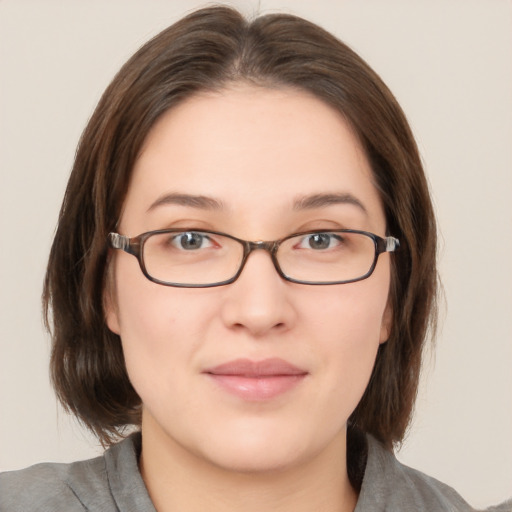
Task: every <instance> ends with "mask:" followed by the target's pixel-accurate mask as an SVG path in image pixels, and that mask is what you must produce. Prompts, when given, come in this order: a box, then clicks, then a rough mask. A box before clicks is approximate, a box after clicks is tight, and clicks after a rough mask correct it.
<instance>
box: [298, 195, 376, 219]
mask: <svg viewBox="0 0 512 512" xmlns="http://www.w3.org/2000/svg"><path fill="white" fill-rule="evenodd" d="M333 204H351V205H353V206H357V207H358V208H359V209H360V210H361V211H363V213H365V214H368V211H367V209H366V208H365V206H364V204H363V203H362V202H361V201H360V200H359V199H357V197H355V196H353V195H352V194H349V193H341V194H312V195H309V196H302V197H299V198H298V199H296V200H295V201H294V203H293V209H294V210H313V209H314V208H322V207H324V206H330V205H333Z"/></svg>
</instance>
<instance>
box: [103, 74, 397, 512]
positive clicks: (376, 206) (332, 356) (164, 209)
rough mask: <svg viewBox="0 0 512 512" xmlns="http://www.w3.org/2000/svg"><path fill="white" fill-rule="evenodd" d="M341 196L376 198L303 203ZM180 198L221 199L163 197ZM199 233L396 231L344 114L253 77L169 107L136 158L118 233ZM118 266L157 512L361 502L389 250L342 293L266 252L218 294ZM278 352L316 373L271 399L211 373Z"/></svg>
mask: <svg viewBox="0 0 512 512" xmlns="http://www.w3.org/2000/svg"><path fill="white" fill-rule="evenodd" d="M333 192H334V193H339V194H351V195H352V196H353V197H355V198H356V199H357V200H358V201H360V203H361V204H362V205H363V208H361V207H359V206H357V205H355V204H351V203H346V202H342V203H339V204H323V205H317V206H316V207H310V208H294V207H293V204H294V202H296V201H297V200H300V199H301V198H304V197H305V196H308V195H310V194H327V193H331V194H332V193H333ZM170 193H173V194H176V193H179V194H193V195H200V196H208V197H211V198H214V199H215V200H216V201H217V202H219V203H222V206H221V207H218V208H211V207H196V206H193V205H192V206H191V205H183V204H175V203H173V202H169V201H168V202H165V201H163V202H162V201H160V204H157V205H156V206H153V207H152V208H151V205H154V204H155V202H156V203H158V201H159V199H161V198H162V195H165V194H170ZM185 226H186V227H193V228H196V229H212V230H219V231H223V232H226V233H229V234H232V235H234V236H237V237H239V238H243V239H246V240H254V241H256V240H275V239H278V238H281V237H283V236H286V235H288V234H290V233H294V232H298V231H304V230H308V229H324V228H325V229H336V228H338V229H339V228H354V229H363V230H367V231H371V232H373V233H376V234H378V235H380V236H384V235H385V232H386V222H385V217H384V212H383V208H382V204H381V202H380V199H379V195H378V193H377V190H376V188H375V186H374V185H373V183H372V175H371V170H370V167H369V164H368V161H367V159H366V157H365V155H364V153H363V151H362V149H361V147H360V145H359V143H358V141H357V139H356V137H355V136H354V135H353V133H352V132H351V130H350V128H349V127H348V125H347V123H346V122H345V121H344V120H343V118H342V116H341V115H340V114H339V113H337V112H336V111H335V110H333V109H332V108H331V107H329V106H327V105H326V104H324V103H323V102H322V101H320V100H319V99H317V98H315V97H313V96H311V95H309V94H308V93H306V92H301V91H297V90H292V89H277V90H276V89H266V88H257V87H255V86H250V85H243V84H236V85H233V86H231V87H229V88H228V89H225V90H222V91H220V92H218V93H202V94H199V95H196V96H194V97H192V98H190V99H188V100H187V101H185V102H184V103H181V104H180V105H178V106H177V107H175V108H174V109H173V110H171V111H169V112H167V113H166V114H165V115H164V116H163V117H162V118H161V119H160V120H159V121H158V122H157V124H156V125H155V126H154V127H153V129H152V131H151V132H150V134H149V136H148V138H147V140H146V142H145V144H144V147H143V149H142V151H141V154H140V156H139V158H138V160H137V163H136V165H135V168H134V170H133V176H132V181H131V183H130V187H129V190H128V194H127V197H126V201H125V205H124V210H123V214H122V218H121V221H120V225H119V232H120V233H122V234H125V235H128V236H130V237H133V236H136V235H138V234H140V233H143V232H145V231H149V230H155V229H162V228H168V227H185ZM113 266H114V268H113V276H114V277H113V289H112V290H110V293H109V294H108V295H109V298H107V300H106V303H107V305H106V318H107V323H108V325H109V328H110V329H111V330H112V331H114V332H115V333H117V334H119V335H120V336H121V340H122V344H123V350H124V354H125V358H126V364H127V369H128V373H129V376H130V379H131V382H132V383H133V386H134V387H135V389H136V390H137V392H138V393H139V395H140V397H141V399H142V402H143V421H142V436H143V447H142V455H141V460H140V464H141V472H142V475H143V478H144V480H145V482H146V485H147V487H148V490H149V493H150V495H151V498H152V499H153V501H154V503H155V506H156V508H157V510H159V511H160V512H163V511H166V510H183V511H192V510H193V511H196V510H197V511H199V510H209V511H220V510H241V509H243V510H245V511H247V510H249V511H252V510H258V511H261V510H279V511H280V510H293V511H294V512H297V511H302V510H308V511H310V510H324V511H330V510H333V511H334V510H336V511H340V510H353V508H354V506H355V503H356V499H357V496H356V493H355V491H354V490H353V489H352V487H351V486H350V484H349V481H348V478H347V473H346V464H345V453H346V423H347V419H348V418H349V416H350V414H351V413H352V411H353V410H354V409H355V407H356V405H357V403H358V402H359V400H360V398H361V397H362V395H363V392H364V390H365V388H366V386H367V383H368V380H369V377H370V374H371V371H372V368H373V365H374V362H375V357H376V353H377V349H378V347H379V344H380V343H383V342H385V341H386V340H387V338H388V335H389V330H390V327H391V326H390V318H391V315H390V308H389V307H388V302H387V301H388V292H389V281H390V268H389V255H388V254H383V255H381V256H380V257H379V261H378V264H377V267H376V269H375V271H374V273H373V274H372V276H371V277H370V278H368V279H366V280H363V281H360V282H356V283H351V284H345V285H334V286H306V285H300V284H294V283H289V282H286V281H284V280H283V279H282V278H280V277H279V275H278V274H277V272H276V271H275V269H274V267H273V265H272V262H271V260H270V257H269V255H268V254H267V253H265V252H264V251H256V252H254V253H252V255H251V256H250V257H249V259H248V261H247V264H246V267H245V268H244V270H243V272H242V274H241V276H240V277H239V279H238V280H237V281H236V282H234V283H233V284H230V285H227V286H221V287H218V288H203V289H180V288H173V287H166V286H161V285H158V284H155V283H152V282H150V281H149V280H147V279H146V278H145V277H144V275H143V274H142V272H141V270H140V268H139V265H138V262H137V260H136V259H135V258H134V257H133V256H131V255H129V254H126V253H124V252H122V251H116V252H115V255H114V258H113ZM272 357H279V358H282V359H284V360H286V361H288V362H290V363H291V364H293V365H295V366H297V367H299V368H301V369H304V370H305V372H306V373H307V375H306V377H305V378H303V379H302V380H301V381H300V383H299V384H298V385H297V386H295V387H294V388H293V389H291V390H290V391H288V392H286V393H284V394H281V395H279V396H277V397H274V398H272V399H270V400H264V401H259V402H254V401H247V400H243V399H241V398H239V397H236V396H233V395H232V394H230V393H227V392H225V391H224V390H222V389H220V388H219V387H218V386H217V385H215V383H213V382H212V380H211V379H209V378H208V377H207V376H206V375H205V374H204V373H202V372H203V371H204V369H205V368H209V367H212V366H215V365H219V364H222V363H225V362H227V361H231V360H233V359H237V358H248V359H251V360H254V361H259V360H262V359H266V358H272ZM198 489H201V492H198Z"/></svg>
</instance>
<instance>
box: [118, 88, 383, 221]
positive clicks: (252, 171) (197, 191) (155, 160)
mask: <svg viewBox="0 0 512 512" xmlns="http://www.w3.org/2000/svg"><path fill="white" fill-rule="evenodd" d="M327 193H331V194H334V193H339V194H345V195H346V194H352V195H353V196H354V197H356V198H357V199H359V200H360V201H361V202H363V203H364V205H365V208H367V209H368V211H369V213H370V214H372V215H378V214H381V213H382V212H381V207H380V200H379V197H378V194H377V191H376V189H375V187H374V186H373V183H372V173H371V169H370V166H369V164H368V161H367V159H366V156H365V154H364V152H363V150H362V148H361V145H360V144H359V142H358V139H357V137H356V136H355V135H354V133H353V132H352V130H351V128H350V126H349V125H348V123H347V122H346V121H345V120H344V118H343V116H342V115H341V114H340V113H338V112H337V111H335V110H334V109H333V108H332V107H330V106H329V105H327V104H326V103H324V102H323V101H321V100H319V99H317V98H316V97H314V96H313V95H311V94H309V93H307V92H304V91H299V90H295V89H290V88H284V89H268V88H261V87H256V86H249V85H236V86H232V87H230V88H227V89H224V90H222V91H219V92H209V93H201V94H198V95H195V96H193V97H191V98H189V99H188V100H186V101H184V102H182V103H181V104H179V105H178V106H176V107H175V108H173V109H172V110H170V111H168V112H167V113H165V114H164V115H163V116H162V117H161V119H160V120H159V121H158V122H157V123H156V124H155V126H154V127H153V129H152V130H151V131H150V133H149V135H148V137H147V139H146V141H145V143H144V145H143V147H142V149H141V152H140V154H139V157H138V159H137V161H136V164H135V166H134V170H133V175H132V179H131V183H130V187H129V191H128V195H127V198H126V201H125V210H124V214H123V217H124V216H129V215H130V214H131V212H133V213H134V215H142V214H143V212H147V211H148V209H150V207H151V205H152V204H153V203H154V202H155V201H157V200H158V198H159V197H160V196H161V195H162V194H193V195H197V196H207V197H213V198H215V199H218V200H219V202H220V203H221V204H222V206H223V207H225V208H226V209H228V210H230V211H231V213H238V214H243V215H247V214H248V212H251V211H255V210H257V211H259V215H260V217H261V216H262V215H265V213H268V214H269V216H270V215H276V214H277V215H280V213H278V212H279V211H280V209H281V210H283V209H285V208H288V209H293V205H296V204H297V201H300V199H301V197H304V196H310V195H313V194H327Z"/></svg>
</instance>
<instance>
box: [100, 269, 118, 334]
mask: <svg viewBox="0 0 512 512" xmlns="http://www.w3.org/2000/svg"><path fill="white" fill-rule="evenodd" d="M107 265H108V267H107V271H106V272H107V276H106V279H105V288H104V289H103V314H104V316H105V323H106V324H107V327H108V328H109V329H110V330H111V331H112V332H113V333H114V334H117V335H120V334H121V328H120V322H119V310H118V307H117V301H116V290H115V288H116V287H115V279H114V266H113V262H112V261H109V262H108V263H107Z"/></svg>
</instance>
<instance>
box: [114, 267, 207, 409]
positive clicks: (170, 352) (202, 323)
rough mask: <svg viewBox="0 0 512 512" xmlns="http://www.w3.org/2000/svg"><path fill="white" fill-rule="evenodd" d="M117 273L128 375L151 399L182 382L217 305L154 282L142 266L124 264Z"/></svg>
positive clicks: (120, 329) (141, 392)
mask: <svg viewBox="0 0 512 512" xmlns="http://www.w3.org/2000/svg"><path fill="white" fill-rule="evenodd" d="M128 270H129V271H128ZM138 274H140V276H139V275H138ZM117 275H118V276H119V275H123V279H122V280H117V283H116V303H117V307H116V316H117V319H118V324H119V335H120V336H121V342H122V346H123V352H124V357H125V361H126V366H127V370H128V375H129V377H130V380H131V381H132V384H133V386H134V387H135V389H136V390H137V392H138V393H139V395H141V398H142V399H143V400H145V399H146V396H145V395H146V394H147V393H151V389H152V388H155V389H156V388H158V387H160V386H164V387H173V388H174V389H175V387H176V386H177V385H178V384H179V379H180V375H181V373H182V372H183V371H184V369H185V368H187V367H189V366H190V364H191V361H193V358H194V354H195V353H196V351H197V350H198V347H199V346H200V343H201V337H202V336H204V330H205V329H208V326H209V325H211V323H212V318H213V317H215V311H214V306H215V302H212V301H207V300H200V297H199V295H198V294H197V291H196V290H190V289H179V288H171V287H166V286H161V285H157V284H155V283H152V282H150V281H149V280H147V279H146V278H145V277H144V276H143V275H142V273H141V272H140V269H138V268H136V269H132V268H129V269H126V268H122V267H121V266H120V267H119V272H117Z"/></svg>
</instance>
